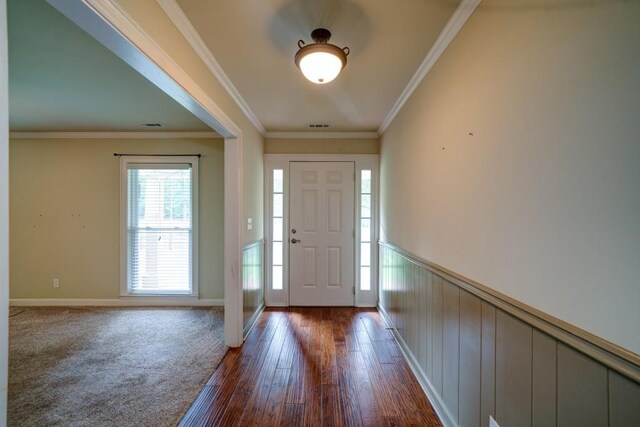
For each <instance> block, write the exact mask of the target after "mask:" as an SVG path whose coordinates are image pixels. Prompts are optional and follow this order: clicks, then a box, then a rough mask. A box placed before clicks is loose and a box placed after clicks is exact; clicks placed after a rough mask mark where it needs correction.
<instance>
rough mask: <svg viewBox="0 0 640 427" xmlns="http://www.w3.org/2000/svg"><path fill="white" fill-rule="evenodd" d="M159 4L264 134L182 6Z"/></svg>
mask: <svg viewBox="0 0 640 427" xmlns="http://www.w3.org/2000/svg"><path fill="white" fill-rule="evenodd" d="M156 2H157V3H158V5H159V6H160V7H161V8H162V10H164V12H165V13H166V14H167V16H168V17H169V19H171V22H173V24H174V25H175V26H176V28H177V29H178V31H180V33H181V34H182V35H183V36H184V38H185V39H187V42H188V43H189V44H190V45H191V47H192V48H193V50H194V51H195V52H196V54H197V55H198V56H199V57H200V59H202V62H204V63H205V65H206V66H207V68H209V71H211V73H212V74H213V75H214V76H216V78H217V79H218V81H219V82H220V84H221V85H222V87H223V88H224V89H225V90H226V91H227V93H228V94H229V96H230V97H231V98H232V99H233V100H234V101H235V103H236V104H237V105H238V107H239V108H240V110H242V112H243V113H244V115H245V116H247V118H248V119H249V121H250V122H251V123H252V124H253V125H254V126H255V127H256V129H258V131H259V132H260V133H261V134H262V135H263V136H264V135H265V133H266V130H265V128H264V126H263V125H262V123H260V120H258V117H256V115H255V114H254V112H253V111H252V110H251V108H250V107H249V104H247V102H246V101H245V100H244V98H243V97H242V95H240V92H238V89H236V87H235V86H234V85H233V83H232V82H231V79H229V77H228V76H227V74H226V73H225V72H224V70H223V69H222V67H221V66H220V64H219V63H218V61H217V60H216V58H215V56H213V53H211V51H210V50H209V48H208V47H207V44H206V43H205V42H204V40H202V37H200V34H198V32H197V31H196V29H195V28H194V27H193V24H192V23H191V21H189V18H187V16H186V15H185V14H184V12H183V11H182V8H180V6H179V5H178V3H177V2H176V1H175V0H156Z"/></svg>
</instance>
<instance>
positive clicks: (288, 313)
mask: <svg viewBox="0 0 640 427" xmlns="http://www.w3.org/2000/svg"><path fill="white" fill-rule="evenodd" d="M385 326H386V325H385V324H384V321H383V320H382V318H381V317H380V314H379V313H378V312H377V311H376V310H375V309H356V308H348V307H346V308H345V307H340V308H290V309H277V310H272V309H270V310H266V311H265V312H264V313H263V314H262V315H261V317H260V319H259V320H258V323H257V324H256V326H255V327H254V328H253V330H252V331H251V333H250V334H249V336H248V337H247V340H246V341H245V343H244V345H243V346H242V347H240V348H236V349H231V350H229V352H228V353H227V355H226V356H225V358H224V359H223V361H222V363H221V364H220V366H219V367H218V369H217V370H216V371H215V372H214V374H213V375H212V377H211V379H210V380H209V382H208V383H207V384H206V385H205V387H204V389H203V390H202V392H201V393H200V395H199V396H198V398H197V399H196V400H195V402H194V403H193V405H192V406H191V408H190V409H189V411H188V412H187V414H186V415H185V416H184V418H183V419H182V421H181V423H180V425H181V426H185V427H186V426H189V427H191V426H236V425H241V426H440V425H441V423H440V421H439V420H438V417H437V416H436V414H435V412H434V410H433V408H432V407H431V405H430V404H429V401H428V400H427V398H426V396H425V395H424V393H423V391H422V389H421V388H420V385H419V384H418V382H417V380H416V379H415V377H414V376H413V374H412V373H411V369H410V368H409V366H408V365H407V363H406V362H405V360H404V358H403V357H402V355H401V353H400V349H399V348H398V345H397V343H396V342H395V341H394V339H393V336H392V335H391V333H390V332H389V331H388V330H387V329H386V327H385Z"/></svg>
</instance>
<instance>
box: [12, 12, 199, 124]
mask: <svg viewBox="0 0 640 427" xmlns="http://www.w3.org/2000/svg"><path fill="white" fill-rule="evenodd" d="M7 3H8V4H7V11H8V27H9V126H10V129H11V130H12V131H72V132H73V131H76V132H78V131H81V132H95V131H160V132H162V131H211V129H210V128H209V127H208V126H207V125H206V124H204V123H202V122H201V121H200V120H199V119H197V118H196V117H195V116H193V115H192V114H191V113H190V112H189V111H187V110H186V109H185V108H183V107H182V106H181V105H180V104H178V103H177V102H175V101H174V100H173V99H172V98H171V97H169V96H168V95H166V94H165V93H164V92H162V91H161V90H160V89H158V88H157V87H156V86H155V85H154V84H152V83H151V82H149V81H148V80H147V79H146V78H144V77H143V76H142V75H140V74H138V72H137V71H135V70H134V69H132V68H131V67H129V65H127V64H126V63H124V62H123V61H122V60H120V58H118V57H117V56H115V55H114V54H113V53H112V52H111V51H109V50H108V49H107V48H105V47H104V46H103V45H102V44H100V43H99V42H97V41H96V40H94V39H93V38H92V37H91V36H90V35H88V34H87V33H85V32H84V31H83V30H81V29H80V28H78V27H77V26H76V25H75V24H74V23H73V22H71V21H69V20H68V19H67V18H66V17H64V16H63V15H62V14H60V13H59V12H58V11H57V10H55V9H54V8H53V7H52V6H50V5H49V4H48V3H47V2H46V1H45V0H9V1H8V2H7ZM140 123H161V124H162V125H163V127H161V128H146V127H141V126H140Z"/></svg>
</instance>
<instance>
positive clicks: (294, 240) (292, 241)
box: [291, 237, 302, 243]
mask: <svg viewBox="0 0 640 427" xmlns="http://www.w3.org/2000/svg"><path fill="white" fill-rule="evenodd" d="M301 241H302V240H298V239H296V238H295V237H294V238H293V239H291V243H298V242H301Z"/></svg>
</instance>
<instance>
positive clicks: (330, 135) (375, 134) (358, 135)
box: [264, 132, 380, 139]
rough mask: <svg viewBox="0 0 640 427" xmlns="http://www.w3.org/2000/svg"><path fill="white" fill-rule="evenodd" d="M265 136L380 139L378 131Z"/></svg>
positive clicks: (294, 133)
mask: <svg viewBox="0 0 640 427" xmlns="http://www.w3.org/2000/svg"><path fill="white" fill-rule="evenodd" d="M264 137H265V138H279V139H378V138H379V137H380V135H379V134H378V132H267V133H265V134H264Z"/></svg>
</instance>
